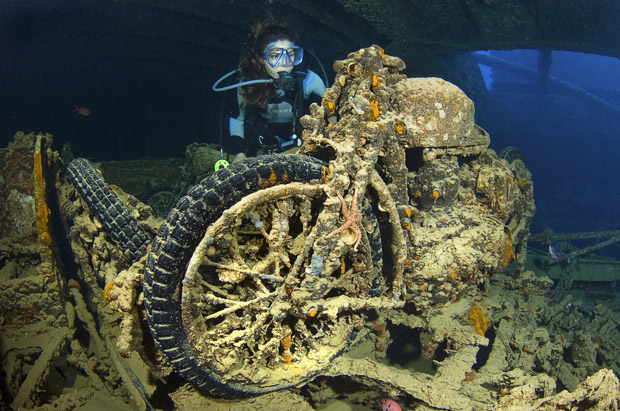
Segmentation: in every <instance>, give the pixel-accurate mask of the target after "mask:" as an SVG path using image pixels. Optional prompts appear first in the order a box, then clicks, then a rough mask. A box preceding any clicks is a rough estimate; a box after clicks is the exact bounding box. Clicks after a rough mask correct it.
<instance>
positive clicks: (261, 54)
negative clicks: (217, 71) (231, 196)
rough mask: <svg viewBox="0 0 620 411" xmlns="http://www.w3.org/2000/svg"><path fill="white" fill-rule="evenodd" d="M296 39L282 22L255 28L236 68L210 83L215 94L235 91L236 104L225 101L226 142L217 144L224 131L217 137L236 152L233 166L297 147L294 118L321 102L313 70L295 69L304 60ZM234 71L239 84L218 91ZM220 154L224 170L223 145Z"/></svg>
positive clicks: (320, 84) (321, 86)
mask: <svg viewBox="0 0 620 411" xmlns="http://www.w3.org/2000/svg"><path fill="white" fill-rule="evenodd" d="M295 41H296V35H295V32H294V31H293V29H292V28H290V27H289V26H288V25H286V24H283V23H278V22H275V21H273V20H271V19H269V20H267V21H264V22H261V23H258V24H255V25H254V26H253V27H252V31H251V33H250V35H249V37H248V40H247V42H246V44H245V49H244V52H243V55H242V56H241V60H240V63H239V69H237V70H233V71H231V72H230V73H227V74H226V75H224V76H223V77H222V78H220V79H219V80H218V81H216V82H215V84H214V85H213V90H214V91H226V90H231V89H237V93H236V99H235V101H229V100H232V99H228V100H227V102H228V103H227V105H228V131H229V133H228V138H227V139H226V141H221V140H222V139H223V138H222V134H224V133H223V132H222V133H220V146H222V145H223V146H224V147H223V148H224V149H226V151H227V152H229V153H235V154H236V155H235V157H234V159H233V163H235V162H238V161H241V160H243V159H245V158H246V157H247V156H255V155H258V154H266V153H272V152H281V151H286V150H289V149H292V148H295V147H298V146H300V145H301V130H302V127H301V124H300V123H299V119H300V118H301V117H302V116H303V115H304V114H307V112H308V108H309V106H310V104H311V103H313V102H319V103H320V101H321V98H322V97H323V92H324V91H325V83H324V82H323V80H322V79H321V77H319V76H318V75H317V74H316V73H315V72H314V71H312V70H301V69H300V68H299V67H297V66H298V65H299V64H300V63H301V62H302V61H303V57H304V49H303V48H301V47H300V46H298V45H296V42H295ZM317 61H318V59H317ZM319 64H320V63H319ZM321 69H323V68H322V67H321ZM324 71H325V70H324V69H323V72H324ZM237 72H239V73H240V75H241V78H240V82H238V83H237V84H232V85H229V86H224V87H219V84H220V83H221V82H222V81H223V80H224V79H226V78H228V77H230V76H231V75H233V74H235V73H237ZM220 154H221V157H222V159H221V161H222V162H223V163H225V164H223V165H222V166H224V167H225V166H226V165H227V164H228V163H227V162H226V161H225V160H223V153H222V147H221V148H220ZM217 169H218V165H217V164H216V170H217Z"/></svg>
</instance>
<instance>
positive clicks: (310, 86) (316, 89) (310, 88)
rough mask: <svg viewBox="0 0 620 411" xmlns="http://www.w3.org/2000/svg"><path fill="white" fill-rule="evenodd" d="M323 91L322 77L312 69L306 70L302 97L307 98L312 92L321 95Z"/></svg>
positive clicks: (320, 96)
mask: <svg viewBox="0 0 620 411" xmlns="http://www.w3.org/2000/svg"><path fill="white" fill-rule="evenodd" d="M324 92H325V83H323V79H321V77H320V76H319V75H318V74H316V73H315V72H314V71H312V70H308V74H307V75H306V78H304V99H305V100H308V99H309V98H310V96H311V95H312V94H314V95H316V96H318V97H319V98H322V97H323V93H324Z"/></svg>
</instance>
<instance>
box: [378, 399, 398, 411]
mask: <svg viewBox="0 0 620 411" xmlns="http://www.w3.org/2000/svg"><path fill="white" fill-rule="evenodd" d="M381 411H403V410H402V408H400V405H398V404H397V403H396V401H393V400H383V406H382V407H381Z"/></svg>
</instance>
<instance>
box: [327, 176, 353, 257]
mask: <svg viewBox="0 0 620 411" xmlns="http://www.w3.org/2000/svg"><path fill="white" fill-rule="evenodd" d="M336 194H338V198H339V199H340V202H341V203H342V215H344V218H345V219H346V221H345V222H344V224H343V225H341V226H340V227H339V228H337V229H335V230H334V231H332V232H331V233H329V234H327V236H326V237H325V238H329V237H331V236H333V235H335V234H340V233H342V232H343V231H344V230H346V229H347V228H351V229H352V230H353V231H355V234H356V235H357V241H356V242H355V246H354V247H353V249H354V250H355V251H357V246H358V245H360V241H361V240H362V230H361V229H360V227H359V225H358V223H360V222H361V221H362V213H360V211H359V210H358V209H357V188H356V189H355V191H354V192H353V200H352V201H351V212H349V209H348V207H347V203H346V202H345V201H344V198H342V196H341V195H340V193H336Z"/></svg>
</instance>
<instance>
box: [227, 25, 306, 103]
mask: <svg viewBox="0 0 620 411" xmlns="http://www.w3.org/2000/svg"><path fill="white" fill-rule="evenodd" d="M276 40H290V41H292V42H293V43H295V42H296V40H297V35H296V34H295V31H294V30H293V29H292V28H291V26H289V25H288V24H286V23H281V22H277V21H275V20H274V19H273V18H272V17H269V18H268V19H267V20H265V21H262V22H260V23H256V24H254V25H253V26H252V31H251V32H250V35H249V36H248V40H247V41H246V43H245V48H244V51H243V55H242V56H241V60H240V62H239V69H240V70H241V75H242V76H243V78H244V80H255V79H264V78H271V76H270V75H269V73H268V72H267V69H266V68H265V65H264V63H263V62H264V61H265V54H264V53H265V48H266V47H267V45H268V44H269V43H271V42H273V41H276ZM274 91H275V89H274V87H273V84H271V83H259V84H251V85H248V86H244V87H243V99H244V101H245V103H247V104H252V105H256V106H260V107H267V104H268V103H269V100H270V99H271V98H272V97H273V93H274Z"/></svg>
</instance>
